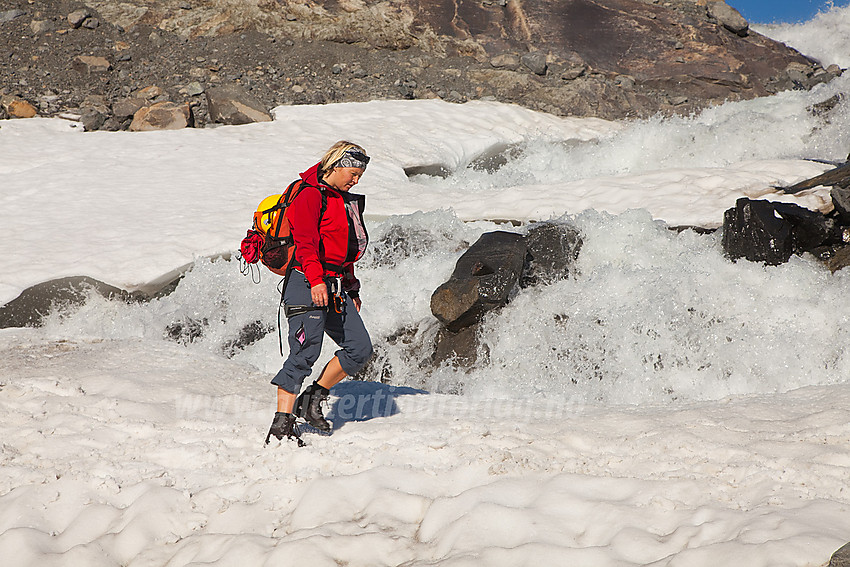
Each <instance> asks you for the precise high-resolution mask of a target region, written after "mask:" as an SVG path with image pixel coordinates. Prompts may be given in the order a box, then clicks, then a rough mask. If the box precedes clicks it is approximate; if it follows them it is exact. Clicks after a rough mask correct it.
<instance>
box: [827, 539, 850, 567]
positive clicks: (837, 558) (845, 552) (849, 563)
mask: <svg viewBox="0 0 850 567" xmlns="http://www.w3.org/2000/svg"><path fill="white" fill-rule="evenodd" d="M829 567H850V543H848V544H846V545H845V546H843V547H842V548H841V549H839V550H838V551H836V552H835V553H833V554H832V557H831V558H830V560H829Z"/></svg>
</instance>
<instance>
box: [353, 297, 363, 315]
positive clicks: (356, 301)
mask: <svg viewBox="0 0 850 567" xmlns="http://www.w3.org/2000/svg"><path fill="white" fill-rule="evenodd" d="M351 301H353V302H354V307H355V308H357V312H358V313H360V305H361V304H362V303H363V302H362V301H360V298H359V297H353V298H352V299H351Z"/></svg>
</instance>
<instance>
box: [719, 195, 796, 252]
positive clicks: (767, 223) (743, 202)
mask: <svg viewBox="0 0 850 567" xmlns="http://www.w3.org/2000/svg"><path fill="white" fill-rule="evenodd" d="M723 250H724V252H725V253H726V255H727V256H728V257H729V258H731V259H733V260H737V259H738V258H746V259H747V260H749V261H751V262H764V263H766V264H773V265H777V264H782V263H784V262H787V261H788V258H790V257H791V254H792V252H793V242H792V237H791V223H789V222H788V221H786V220H785V219H782V218H779V217H777V216H776V210H775V209H774V208H773V204H772V203H771V202H769V201H753V200H751V199H747V198H746V197H742V198H740V199H738V200H737V201H736V203H735V207H734V208H732V209H729V210H727V211H726V212H725V213H724V215H723Z"/></svg>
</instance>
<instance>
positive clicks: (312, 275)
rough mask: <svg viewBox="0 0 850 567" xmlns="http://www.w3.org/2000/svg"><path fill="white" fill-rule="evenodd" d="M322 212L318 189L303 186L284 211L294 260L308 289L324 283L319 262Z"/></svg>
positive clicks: (320, 195)
mask: <svg viewBox="0 0 850 567" xmlns="http://www.w3.org/2000/svg"><path fill="white" fill-rule="evenodd" d="M321 211H322V194H321V193H320V192H319V190H318V189H316V188H315V187H311V186H309V185H308V186H305V187H304V188H303V189H302V190H301V193H300V194H299V195H298V196H297V197H296V198H295V199H294V200H293V201H292V203H291V204H290V205H289V207H288V208H287V209H286V218H287V219H288V220H289V230H290V231H291V233H292V239H293V240H294V241H295V259H296V260H297V261H298V263H299V264H300V265H301V269H302V270H303V271H304V275H305V276H306V277H307V281H308V282H310V287H313V286H315V285H318V284H320V283H322V281H324V280H323V279H322V276H323V275H324V269H322V262H321V260H319V221H320V218H319V217H320V215H321Z"/></svg>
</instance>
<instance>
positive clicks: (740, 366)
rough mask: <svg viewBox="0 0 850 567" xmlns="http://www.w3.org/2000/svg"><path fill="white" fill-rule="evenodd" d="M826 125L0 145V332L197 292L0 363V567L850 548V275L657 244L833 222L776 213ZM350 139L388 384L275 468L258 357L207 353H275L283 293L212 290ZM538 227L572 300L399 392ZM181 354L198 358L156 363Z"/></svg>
mask: <svg viewBox="0 0 850 567" xmlns="http://www.w3.org/2000/svg"><path fill="white" fill-rule="evenodd" d="M840 14H843V12H841V13H840ZM835 19H836V20H837V19H839V18H835ZM841 21H842V22H843V19H841ZM815 29H816V30H817V29H820V28H817V27H816V28H815ZM838 43H839V42H838V41H836V45H837V44H838ZM834 49H836V50H839V49H840V46H838V47H835V48H834ZM847 92H850V85H848V81H847V80H846V79H843V78H842V79H839V80H836V81H834V82H833V83H831V84H830V85H823V86H821V87H818V88H817V89H815V90H814V91H813V92H811V93H800V92H793V93H783V94H780V95H777V96H774V97H770V98H768V99H761V100H757V101H749V102H745V103H735V104H726V105H723V106H720V107H717V108H713V109H709V110H707V111H705V112H703V113H701V114H700V115H698V116H693V117H689V118H661V117H658V118H654V119H650V120H645V121H636V122H619V123H612V122H606V121H602V120H580V119H563V118H556V117H553V116H548V115H544V114H540V113H535V112H532V111H529V110H525V109H522V108H519V107H516V106H510V105H502V104H497V103H492V102H474V103H467V104H464V105H450V104H446V103H443V102H439V101H407V102H399V101H395V102H392V101H381V102H370V103H365V104H343V105H329V106H321V107H318V106H317V107H311V106H299V107H281V108H278V109H276V111H275V115H276V120H275V121H274V122H272V123H267V124H257V125H250V126H239V127H221V128H215V129H205V130H184V131H177V132H153V133H134V134H128V133H105V132H95V133H82V132H80V131H79V129H76V128H74V127H73V124H71V123H68V122H65V121H61V120H46V119H32V120H25V121H23V120H22V121H4V122H3V123H2V124H0V217H2V218H0V303H3V302H6V301H8V300H10V299H12V298H14V297H15V296H17V294H18V293H20V291H21V290H23V289H24V288H26V287H27V286H29V285H32V284H34V283H38V282H42V281H47V280H50V279H53V278H57V277H61V276H67V275H87V276H91V277H95V278H97V279H101V280H103V281H106V282H108V283H111V284H114V285H118V286H122V287H125V288H128V289H132V288H135V287H144V286H146V285H147V284H150V283H152V282H156V281H160V280H163V279H165V278H166V277H167V276H168V275H170V274H174V273H176V271H177V270H180V269H182V268H184V267H185V266H187V265H190V266H191V270H190V271H189V272H188V274H187V275H186V277H185V278H184V280H183V281H182V282H181V284H180V285H179V286H178V288H177V290H176V291H175V292H174V293H173V294H172V295H170V296H168V297H165V298H162V299H158V300H155V301H152V302H150V303H145V304H132V305H125V304H123V303H120V302H117V301H107V300H104V299H102V298H99V297H95V296H93V297H92V298H91V299H90V300H89V301H88V302H87V303H86V305H85V306H83V307H81V308H78V309H77V310H67V311H62V312H57V313H54V314H53V315H51V316H50V317H49V318H48V321H47V324H46V326H45V327H42V328H38V329H5V330H0V465H2V466H0V558H2V564H3V565H13V566H15V567H18V566H21V567H23V566H39V567H49V566H52V565H56V566H59V565H61V566H63V567H64V566H86V567H90V566H91V567H100V566H110V567H111V566H129V567H142V566H144V567H152V566H166V565H168V566H169V567H183V566H189V565H194V566H200V565H216V566H227V565H234V566H235V565H239V566H244V565H275V566H283V565H297V566H299V567H300V566H305V565H310V566H311V567H320V566H333V567H335V566H338V565H353V566H359V565H363V566H378V565H393V566H396V565H406V566H410V567H412V566H426V565H427V566H433V565H441V566H443V565H451V566H461V565H470V566H471V565H476V566H479V565H488V566H517V565H542V564H549V565H571V566H572V565H579V566H591V567H595V566H623V567H626V566H637V565H653V566H655V565H657V566H662V565H663V566H679V565H683V566H687V567H699V566H706V567H715V566H717V565H724V566H737V565H740V566H746V567H753V566H760V565H762V566H770V567H777V566H801V567H802V566H812V567H815V566H821V565H825V564H826V562H827V561H828V559H829V556H830V554H831V553H832V552H834V551H835V550H836V549H838V548H839V547H840V546H841V545H843V544H844V543H845V542H846V541H847V540H848V534H850V514H848V508H850V495H848V491H847V479H848V472H850V409H848V408H850V384H848V383H847V376H848V375H850V355H848V354H847V353H846V345H847V344H848V340H850V327H848V326H847V321H848V320H850V306H848V304H847V302H846V300H845V299H846V289H847V286H848V283H850V279H848V278H850V274H845V273H844V271H842V272H837V273H836V274H830V273H829V271H828V270H826V269H825V268H823V266H821V265H820V264H819V263H818V262H816V261H814V260H813V259H812V258H793V259H792V261H791V262H789V263H788V264H786V265H783V266H776V267H765V266H761V265H756V264H750V263H748V262H744V261H739V262H738V263H732V262H730V261H728V260H727V259H726V258H724V257H723V254H722V251H721V250H720V246H719V238H718V236H717V235H709V236H700V235H698V234H696V233H694V232H693V231H684V232H681V233H678V232H674V231H669V230H667V229H666V225H679V224H695V225H703V226H718V225H719V224H720V223H721V222H722V215H723V211H724V210H726V209H728V208H729V207H731V206H733V205H734V203H735V200H736V199H737V198H738V197H741V196H750V197H761V198H768V199H782V200H785V201H788V202H794V203H798V204H801V205H803V206H807V207H810V208H821V209H826V208H828V207H829V192H828V189H827V188H816V189H814V190H811V191H807V192H805V193H802V194H797V195H787V194H784V193H782V192H781V191H778V190H776V189H774V188H773V187H774V186H787V185H790V184H793V183H795V182H797V181H800V180H802V179H806V178H808V177H811V176H814V175H817V174H819V173H821V172H822V171H825V170H826V169H828V168H829V167H830V165H829V164H827V163H822V162H816V161H811V160H812V159H820V160H832V161H835V162H837V161H841V160H843V159H844V157H845V156H846V153H847V148H848V147H850V140H848V137H850V134H849V133H848V132H850V128H848V124H850V120H848V102H847V97H846V95H844V93H847ZM837 94H842V95H844V97H843V98H842V99H841V100H840V101H839V103H838V106H837V107H836V109H835V110H833V111H831V112H830V113H829V114H828V115H827V116H824V115H818V114H816V113H812V112H811V111H810V110H809V109H810V108H811V107H812V105H814V104H817V103H818V102H822V101H824V100H827V99H830V98H831V97H833V96H834V95H837ZM341 138H350V139H352V140H353V141H356V142H358V143H361V144H362V145H364V146H365V147H366V149H367V150H368V151H369V153H370V155H371V156H372V157H373V161H372V163H371V164H370V166H369V168H368V170H367V172H366V174H365V175H364V177H363V180H362V182H361V184H360V185H359V186H358V187H357V190H358V191H360V192H362V193H365V194H366V195H367V212H368V213H369V217H368V219H367V221H368V225H369V229H370V233H371V235H372V244H371V248H370V251H369V253H368V254H367V257H366V258H364V260H363V261H362V262H361V263H362V266H361V267H360V268H359V273H360V276H361V279H362V281H363V293H364V295H363V297H364V307H363V312H362V314H363V317H364V320H365V322H366V324H367V327H368V328H369V330H370V333H371V334H372V337H373V340H374V341H375V343H376V347H380V350H381V353H382V356H383V358H382V359H381V361H382V364H384V365H385V366H384V368H385V370H386V372H387V373H388V379H389V380H390V383H388V384H380V383H376V382H358V381H345V382H343V383H341V384H339V385H338V386H337V387H335V388H334V389H333V390H332V392H331V406H330V407H329V408H328V415H329V417H330V418H331V420H332V422H333V424H334V431H333V434H332V435H329V436H326V435H321V434H319V433H317V432H316V431H314V430H312V429H310V428H305V431H304V432H303V436H304V438H305V439H306V440H307V442H308V445H307V447H303V448H298V447H295V446H294V444H292V443H287V442H284V443H280V442H277V441H274V442H273V443H272V444H270V445H269V446H264V445H263V440H264V438H265V434H266V431H267V428H268V426H269V424H270V422H271V418H272V415H273V412H274V388H273V387H272V386H271V385H269V383H268V381H269V380H270V378H271V376H272V375H273V374H274V372H275V371H276V370H277V368H279V366H280V363H281V358H280V355H279V353H278V352H277V348H278V344H277V336H276V333H274V332H272V333H271V334H269V335H267V336H266V337H265V338H263V339H262V340H260V341H258V342H256V343H254V344H251V345H249V346H247V347H245V348H244V349H241V350H239V349H236V350H232V352H230V354H231V355H233V356H232V358H227V357H226V356H224V355H223V353H224V352H225V350H226V348H225V347H226V346H227V345H228V344H231V343H229V342H228V341H229V340H230V339H232V338H233V337H234V336H235V335H236V334H237V333H238V332H239V330H240V329H241V328H243V327H244V326H245V325H248V324H251V323H252V322H255V321H260V322H262V323H264V324H266V325H273V324H274V323H275V319H276V317H275V315H276V313H275V312H276V309H277V302H278V298H277V296H276V291H275V284H276V283H277V281H276V280H275V279H273V278H271V277H269V275H268V274H263V276H262V280H261V282H260V284H259V285H254V284H253V283H252V282H251V280H250V279H249V278H245V277H243V276H242V275H240V274H239V270H238V266H237V262H236V261H235V260H223V259H219V260H217V261H211V260H209V259H207V257H211V256H217V255H222V254H223V255H228V254H229V253H231V252H233V251H235V250H236V249H237V247H238V243H239V241H240V239H241V238H242V236H243V235H244V232H245V230H246V229H247V228H248V225H249V223H250V219H251V213H252V211H253V210H254V208H255V207H256V205H257V204H258V203H259V201H260V200H261V199H262V198H263V197H265V196H266V195H269V194H272V193H275V192H279V191H280V190H281V188H282V187H284V186H285V185H286V184H287V183H288V182H289V181H291V180H292V179H293V178H294V176H295V175H297V173H298V172H299V171H301V170H304V169H306V168H307V167H309V166H310V165H312V163H314V162H315V161H316V160H317V159H318V157H319V155H320V154H321V152H322V151H323V150H324V149H325V148H326V147H327V146H329V145H330V144H331V143H332V142H334V141H336V140H338V139H341ZM494 156H496V157H497V159H495V160H492V159H491V160H490V161H489V162H488V160H487V159H484V158H488V157H489V158H493V157H494ZM500 160H501V161H500ZM483 162H488V163H489V168H490V169H489V170H487V169H486V168H484V169H483V170H482V169H481V168H480V167H478V166H477V165H476V164H480V163H483ZM502 162H504V163H502ZM470 164H472V165H476V167H477V168H476V167H467V166H468V165H470ZM494 164H495V165H494ZM499 165H501V167H498V166H499ZM413 167H424V168H425V171H426V172H427V171H432V172H433V171H434V170H435V169H436V168H442V169H443V170H444V172H447V173H448V177H446V178H445V179H444V178H441V177H438V176H434V175H417V176H413V177H411V178H408V176H407V175H405V168H413ZM549 218H552V219H555V220H557V221H558V222H570V223H572V224H574V225H575V226H577V227H578V228H580V229H581V231H582V233H583V235H584V239H585V243H584V245H583V248H582V252H581V255H580V257H579V260H578V265H577V273H576V274H575V275H574V277H572V278H570V279H568V280H565V281H562V282H557V283H555V284H552V285H550V286H540V287H537V288H529V289H527V290H524V291H520V292H519V293H518V294H517V295H516V297H514V299H513V301H512V302H511V304H510V305H509V306H508V307H506V308H505V309H504V310H503V311H502V312H501V313H500V314H494V315H493V316H490V317H488V318H487V319H485V321H484V327H483V328H484V331H485V333H486V336H485V337H484V338H483V340H484V342H485V344H486V346H487V347H488V349H489V353H490V361H489V362H486V363H482V366H481V367H480V368H477V369H475V370H474V371H472V372H471V373H469V374H464V373H462V372H459V371H453V370H452V369H450V368H442V369H439V370H438V371H435V372H432V371H430V370H428V369H427V368H426V367H420V364H419V362H420V360H421V359H420V358H417V356H419V355H417V354H410V352H409V350H406V349H408V348H409V347H410V345H414V346H415V345H417V344H426V343H428V341H429V340H432V339H433V336H434V334H435V333H436V329H435V325H434V323H433V317H432V316H431V315H430V310H429V306H428V303H429V299H430V293H431V291H433V289H435V287H436V286H437V285H439V284H440V283H442V281H444V280H445V278H446V277H447V276H448V275H449V274H450V273H451V271H452V269H453V266H454V262H455V260H456V259H457V257H458V256H459V255H460V253H462V250H463V248H464V246H465V243H468V242H471V241H474V239H475V238H477V236H478V235H480V234H481V233H482V232H484V231H486V230H493V229H501V230H515V231H520V232H521V231H523V230H525V225H523V226H520V227H512V226H510V225H507V224H497V223H495V222H493V220H492V219H515V220H520V221H529V220H541V219H549ZM487 219H490V220H487ZM399 233H401V234H403V235H407V236H408V239H405V238H401V239H395V240H394V239H393V238H390V236H392V235H394V234H399ZM845 271H846V270H845ZM190 320H195V321H197V320H203V325H204V329H205V331H204V334H203V335H202V336H201V337H200V338H198V339H197V340H196V341H194V342H192V343H190V344H179V343H177V342H173V341H168V340H164V339H163V335H164V334H165V332H164V329H165V328H166V326H167V325H168V324H170V323H173V322H174V321H184V322H186V321H190ZM400 331H401V332H400ZM186 342H188V341H186ZM332 352H333V348H332V345H326V348H325V352H324V353H323V359H321V360H320V361H319V363H318V364H317V365H316V368H317V369H319V368H321V367H322V365H323V364H324V361H326V360H327V358H328V357H329V356H331V355H332Z"/></svg>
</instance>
